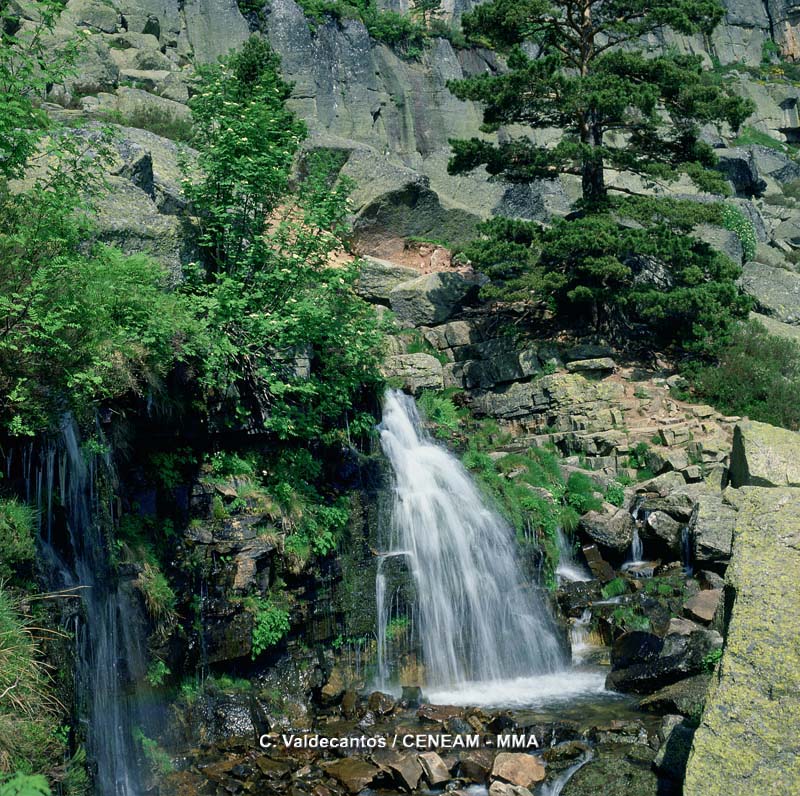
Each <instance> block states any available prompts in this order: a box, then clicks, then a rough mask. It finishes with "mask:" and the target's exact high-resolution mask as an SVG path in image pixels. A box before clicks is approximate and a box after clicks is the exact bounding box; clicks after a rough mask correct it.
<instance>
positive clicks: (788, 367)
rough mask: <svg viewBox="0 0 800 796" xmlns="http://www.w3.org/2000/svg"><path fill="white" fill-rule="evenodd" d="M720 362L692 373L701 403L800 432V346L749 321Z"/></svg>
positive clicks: (741, 328) (740, 330) (724, 352)
mask: <svg viewBox="0 0 800 796" xmlns="http://www.w3.org/2000/svg"><path fill="white" fill-rule="evenodd" d="M718 356H719V358H718V361H717V362H716V363H714V364H713V365H701V366H695V367H694V368H692V369H690V370H689V372H688V375H689V377H690V379H691V381H692V384H693V387H694V389H695V391H696V393H697V395H698V396H699V397H701V398H702V399H703V400H705V401H707V402H708V403H710V404H712V405H713V406H715V407H716V408H717V409H719V410H720V411H721V412H723V413H725V414H729V415H747V416H748V417H750V418H752V419H753V420H759V421H761V422H764V423H770V424H772V425H776V426H783V427H785V428H790V429H793V430H797V429H800V401H798V399H797V396H798V395H800V345H798V344H797V343H795V342H793V341H791V340H785V339H783V338H780V337H775V336H773V335H771V334H769V333H768V332H767V330H766V329H765V328H764V326H763V325H762V324H760V323H758V322H757V321H748V322H747V323H746V324H743V325H742V326H740V327H739V329H738V330H737V331H736V332H735V334H734V336H733V340H732V342H731V343H730V345H728V346H725V347H723V348H721V349H720V351H719V355H718Z"/></svg>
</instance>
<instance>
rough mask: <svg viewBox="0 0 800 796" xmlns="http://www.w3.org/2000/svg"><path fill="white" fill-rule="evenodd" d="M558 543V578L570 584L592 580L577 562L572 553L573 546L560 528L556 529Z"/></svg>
mask: <svg viewBox="0 0 800 796" xmlns="http://www.w3.org/2000/svg"><path fill="white" fill-rule="evenodd" d="M556 542H557V544H558V566H557V567H556V576H557V577H558V578H560V579H561V580H562V581H569V582H570V583H578V582H582V581H587V580H591V579H592V576H591V574H590V573H589V572H588V571H587V570H586V568H585V567H582V566H581V565H580V564H578V562H577V561H575V556H574V555H573V553H572V545H570V543H569V540H568V539H567V537H566V534H565V533H564V531H562V530H561V528H560V527H558V528H556Z"/></svg>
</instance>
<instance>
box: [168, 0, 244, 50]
mask: <svg viewBox="0 0 800 796" xmlns="http://www.w3.org/2000/svg"><path fill="white" fill-rule="evenodd" d="M183 15H184V19H185V20H186V36H187V38H188V41H189V45H190V46H191V48H192V54H193V55H194V60H195V62H196V63H199V64H211V63H214V62H215V61H216V60H217V59H218V58H219V57H220V56H222V55H227V54H228V52H229V51H230V50H231V49H234V50H238V49H239V48H240V47H241V46H242V45H243V44H244V43H245V42H246V41H247V40H248V39H249V38H250V28H249V26H248V24H247V21H246V20H245V18H244V17H243V16H242V13H241V11H239V6H238V5H237V4H236V0H186V1H185V2H184V3H183Z"/></svg>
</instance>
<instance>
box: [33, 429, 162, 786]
mask: <svg viewBox="0 0 800 796" xmlns="http://www.w3.org/2000/svg"><path fill="white" fill-rule="evenodd" d="M58 451H59V453H60V456H59V457H58V465H57V466H58V476H59V478H58V482H59V492H60V494H59V497H60V504H61V506H62V507H63V512H64V521H65V523H66V532H67V533H66V535H65V538H64V539H62V540H60V543H59V544H56V543H55V542H54V541H53V531H54V517H53V494H52V490H53V489H54V481H55V478H54V472H53V471H54V469H55V465H54V462H55V459H56V456H55V454H56V446H55V445H50V446H49V447H47V448H45V450H44V451H42V452H41V454H40V457H39V459H40V462H39V467H38V470H37V475H36V483H37V504H38V507H39V510H40V515H41V517H42V519H41V536H40V541H41V549H42V556H43V559H44V560H45V562H46V565H47V568H48V570H49V574H50V578H51V581H52V583H53V585H54V586H55V587H57V588H63V589H74V590H76V591H77V592H78V593H79V594H80V595H81V603H82V614H81V616H80V617H75V622H76V628H75V630H76V632H75V639H76V667H77V672H76V675H77V688H78V694H79V698H80V701H81V704H82V705H83V706H85V707H86V708H88V719H89V723H88V728H87V747H88V752H89V755H90V758H91V759H92V760H93V762H94V764H95V769H96V773H95V789H96V792H97V793H98V794H102V796H138V794H140V793H142V792H143V790H144V789H143V788H142V787H140V784H139V781H138V767H137V762H136V750H135V747H134V742H133V728H134V726H137V725H138V723H139V721H140V717H139V711H138V706H137V703H136V699H135V689H134V687H133V683H134V681H135V680H136V679H137V678H139V677H141V676H142V675H143V674H144V671H145V668H146V652H145V649H144V643H143V640H142V639H141V638H140V637H139V636H138V634H137V633H136V629H135V627H134V622H132V621H131V610H130V607H129V603H128V600H127V596H126V595H125V594H124V593H122V592H121V591H120V589H119V588H118V586H117V583H116V579H115V572H114V570H113V567H112V566H111V562H110V561H109V556H108V549H107V540H106V539H105V537H104V533H103V529H102V527H101V524H100V521H99V516H98V514H99V512H98V508H99V497H98V495H97V493H96V490H95V480H96V479H95V476H96V466H95V462H96V460H97V457H96V456H91V457H89V458H85V457H84V451H83V450H82V448H81V445H80V441H79V437H78V432H77V429H76V426H75V423H74V421H73V420H72V419H71V418H67V419H65V422H64V425H63V427H62V433H61V440H60V444H59V445H58ZM28 457H29V459H30V458H32V454H30V453H29V454H28ZM107 464H108V463H107ZM43 470H44V474H45V476H46V486H47V494H46V495H43V494H42V491H41V490H40V489H39V486H38V485H39V484H41V481H42V474H43Z"/></svg>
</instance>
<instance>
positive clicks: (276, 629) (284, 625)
mask: <svg viewBox="0 0 800 796" xmlns="http://www.w3.org/2000/svg"><path fill="white" fill-rule="evenodd" d="M248 607H249V609H250V610H251V611H252V613H253V636H252V644H253V649H252V653H251V657H252V658H253V660H255V659H256V658H257V657H258V656H259V655H260V654H261V653H262V652H264V650H266V649H268V648H269V647H274V646H275V645H276V644H277V643H278V642H279V641H280V640H281V639H282V638H283V637H284V636H285V635H286V634H287V633H288V632H289V627H290V626H289V612H288V611H287V610H286V609H285V608H280V607H279V606H277V605H275V604H274V603H272V602H271V600H270V599H264V598H253V599H251V600H250V602H249V605H248Z"/></svg>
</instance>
